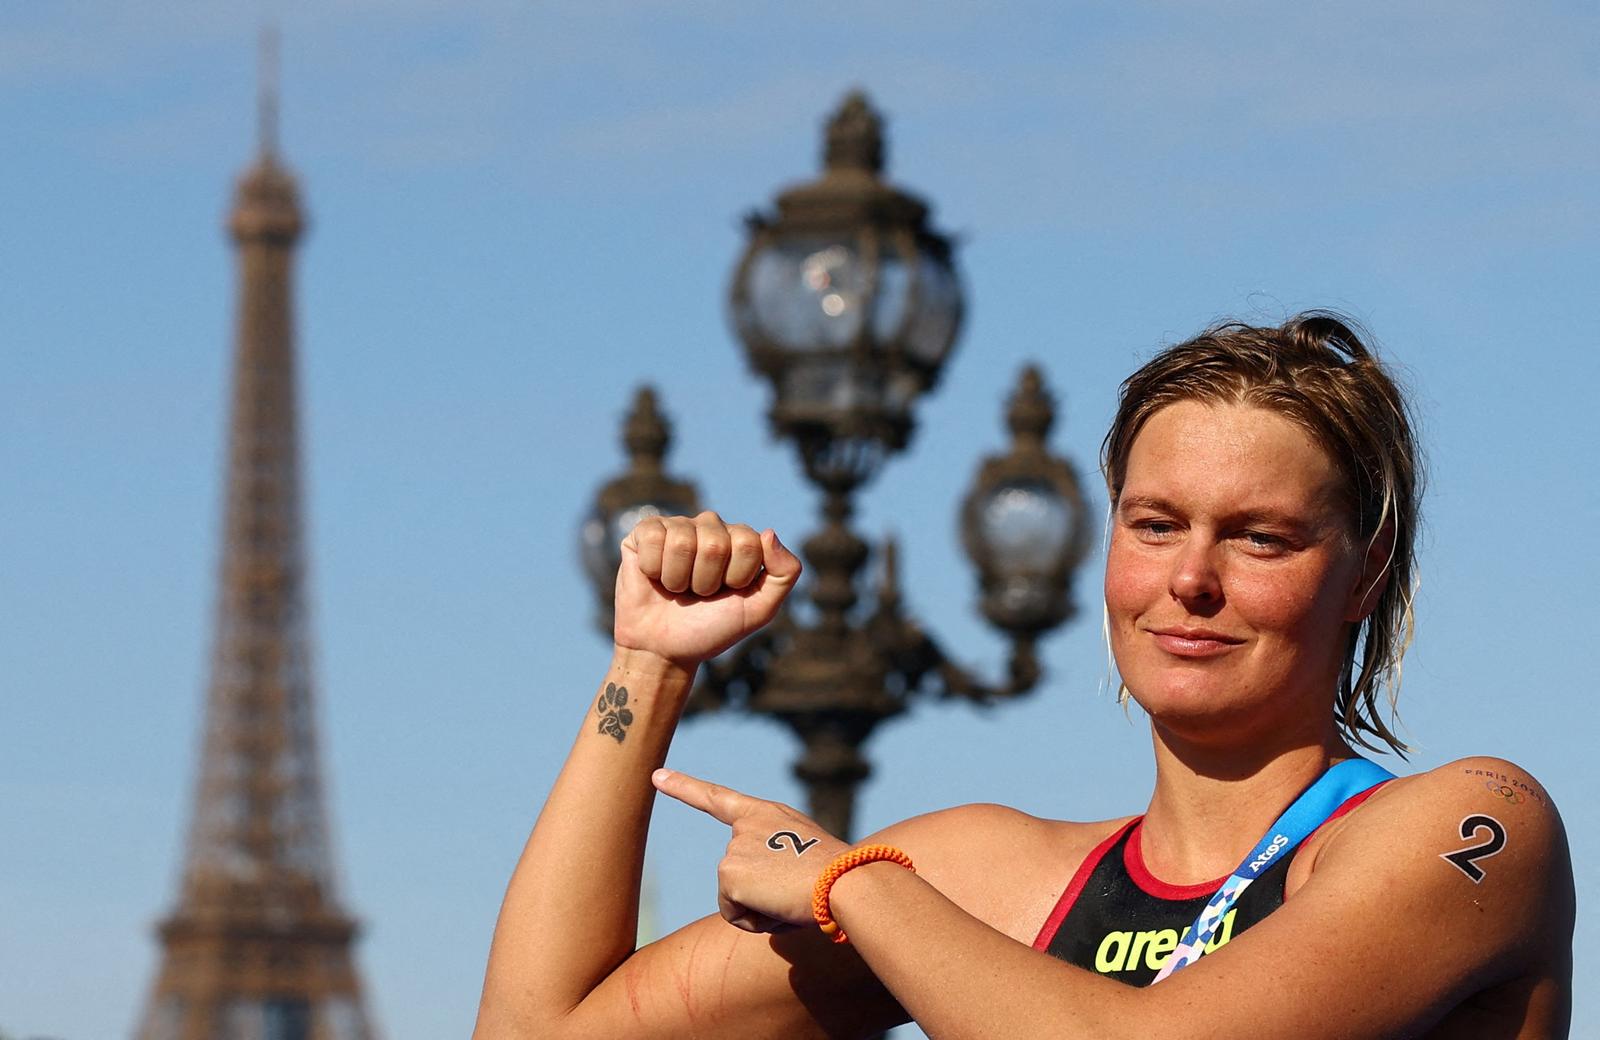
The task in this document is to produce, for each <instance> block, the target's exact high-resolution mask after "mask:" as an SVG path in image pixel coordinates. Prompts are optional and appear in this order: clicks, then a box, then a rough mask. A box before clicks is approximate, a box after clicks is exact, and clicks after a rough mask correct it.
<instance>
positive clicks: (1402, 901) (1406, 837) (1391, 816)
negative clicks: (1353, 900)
mask: <svg viewBox="0 0 1600 1040" xmlns="http://www.w3.org/2000/svg"><path fill="white" fill-rule="evenodd" d="M1341 823H1342V824H1343V825H1342V826H1341V827H1340V828H1339V829H1338V831H1337V833H1335V834H1332V835H1330V836H1329V839H1328V841H1327V843H1326V845H1325V846H1324V847H1323V848H1322V849H1320V850H1319V851H1318V853H1317V856H1316V866H1315V876H1316V878H1317V880H1318V881H1320V882H1322V883H1323V885H1326V883H1327V882H1329V881H1334V882H1342V883H1344V884H1347V885H1350V886H1353V887H1361V886H1362V885H1363V884H1365V883H1381V884H1382V885H1384V886H1386V888H1387V889H1388V891H1389V892H1390V894H1391V897H1392V900H1393V903H1394V905H1395V906H1396V907H1397V909H1398V908H1405V909H1409V910H1413V911H1415V912H1416V913H1417V914H1418V915H1419V916H1420V918H1422V919H1428V920H1433V921H1436V922H1437V921H1441V920H1443V919H1448V918H1453V919H1456V920H1470V921H1471V922H1472V924H1473V932H1474V935H1475V937H1476V939H1477V941H1478V942H1479V943H1480V949H1482V950H1484V951H1485V952H1488V951H1490V950H1491V949H1493V950H1498V951H1499V956H1500V957H1501V958H1502V960H1503V963H1505V962H1507V961H1510V960H1516V961H1522V962H1526V960H1527V959H1528V954H1529V953H1530V952H1531V951H1533V950H1534V949H1536V948H1543V949H1544V951H1545V952H1547V953H1551V954H1553V955H1554V954H1558V953H1559V951H1560V950H1563V949H1566V948H1568V947H1570V940H1571V933H1572V923H1573V919H1574V898H1573V882H1572V864H1571V855H1570V852H1569V851H1568V847H1567V839H1566V833H1565V831H1564V829H1563V827H1562V823H1561V816H1560V814H1559V813H1558V812H1557V811H1556V807H1555V804H1554V802H1553V801H1552V800H1551V798H1550V795H1549V793H1548V792H1546V791H1545V789H1544V787H1543V785H1541V784H1540V783H1539V782H1538V780H1536V779H1534V777H1533V776H1532V775H1531V774H1530V773H1528V772H1527V771H1526V770H1524V769H1522V768H1521V767H1520V766H1518V765H1516V764H1515V763H1513V762H1508V761H1506V760H1505V759H1501V758H1493V757H1474V758H1463V759H1458V760H1457V761H1454V762H1450V763H1447V764H1445V765H1442V766H1439V767H1437V768H1435V769H1431V770H1428V771H1427V772H1423V773H1417V774H1415V775H1412V776H1406V777H1401V778H1399V779H1396V780H1394V781H1392V782H1390V783H1388V784H1386V785H1385V786H1384V787H1383V788H1382V789H1380V790H1379V791H1377V792H1376V793H1375V794H1374V795H1373V796H1372V797H1371V798H1370V799H1368V801H1367V802H1366V804H1365V805H1364V806H1363V807H1362V809H1361V810H1360V811H1359V812H1354V813H1351V814H1350V815H1349V816H1348V817H1346V818H1345V820H1343V821H1341ZM1319 887H1322V886H1319Z"/></svg>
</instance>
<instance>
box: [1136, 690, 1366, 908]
mask: <svg viewBox="0 0 1600 1040" xmlns="http://www.w3.org/2000/svg"><path fill="white" fill-rule="evenodd" d="M1150 728H1151V735H1152V737H1153V738H1154V741H1155V757H1156V789H1155V793H1154V794H1153V795H1152V796H1151V799H1150V808H1149V811H1148V812H1147V813H1146V815H1145V820H1144V826H1143V830H1142V832H1141V834H1140V842H1141V851H1142V852H1143V854H1144V859H1145V862H1146V863H1147V864H1148V865H1149V867H1150V869H1151V870H1152V872H1154V873H1155V874H1156V876H1158V877H1160V878H1161V879H1162V880H1164V881H1168V882H1170V883H1172V884H1178V885H1185V884H1199V883H1201V882H1205V881H1211V880H1214V879H1216V878H1219V877H1222V876H1223V875H1225V874H1227V873H1228V872H1230V871H1231V870H1233V868H1234V867H1236V866H1238V865H1239V861H1240V860H1241V859H1243V858H1244V855H1245V853H1246V852H1248V851H1249V850H1250V848H1251V847H1252V846H1254V845H1255V843H1256V842H1257V841H1258V840H1259V839H1260V838H1261V836H1262V835H1263V834H1265V833H1266V832H1267V829H1268V828H1269V827H1271V826H1272V824H1273V821H1274V820H1276V819H1277V818H1278V817H1279V816H1280V815H1281V814H1282V813H1283V811H1284V810H1285V809H1287V808H1288V807H1289V803H1291V802H1293V801H1294V799H1295V798H1296V797H1297V796H1298V795H1299V794H1300V793H1301V792H1302V791H1304V790H1305V789H1306V788H1307V787H1309V786H1310V785H1311V784H1312V782H1314V781H1315V780H1316V779H1317V777H1318V776H1320V775H1322V773H1323V772H1324V771H1325V770H1326V769H1327V768H1328V767H1329V766H1330V765H1332V764H1333V763H1335V762H1338V761H1342V760H1343V759H1346V758H1350V757H1352V756H1353V754H1354V752H1352V751H1351V750H1350V748H1349V746H1348V745H1347V744H1345V742H1344V741H1343V740H1342V739H1341V738H1340V737H1339V735H1338V733H1337V732H1336V731H1334V729H1333V726H1332V724H1331V720H1329V724H1328V725H1327V726H1326V727H1323V728H1321V729H1320V730H1318V731H1316V732H1309V733H1303V734H1298V735H1290V734H1285V735H1284V737H1283V738H1282V739H1280V740H1276V741H1273V742H1271V743H1270V744H1269V745H1266V746H1263V744H1262V743H1261V742H1259V741H1256V740H1252V741H1251V742H1250V743H1249V744H1248V745H1226V746H1220V745H1218V744H1215V743H1203V744H1202V743H1197V742H1195V741H1193V740H1191V739H1187V738H1185V737H1184V736H1182V735H1180V734H1177V733H1175V732H1173V731H1172V730H1170V729H1167V728H1165V727H1163V726H1162V725H1161V724H1160V723H1159V722H1155V721H1154V720H1152V723H1151V727H1150Z"/></svg>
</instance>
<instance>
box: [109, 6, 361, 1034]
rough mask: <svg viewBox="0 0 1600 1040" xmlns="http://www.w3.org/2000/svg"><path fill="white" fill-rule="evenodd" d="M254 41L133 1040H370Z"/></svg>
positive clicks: (283, 188) (267, 49)
mask: <svg viewBox="0 0 1600 1040" xmlns="http://www.w3.org/2000/svg"><path fill="white" fill-rule="evenodd" d="M271 48H272V41H271V39H270V38H268V39H265V40H264V41H263V61H262V65H263V76H262V88H261V117H260V136H261V139H260V154H259V155H258V157H257V159H256V161H255V163H254V164H252V165H251V166H250V168H249V169H247V170H246V171H245V172H244V174H243V176H242V177H241V178H240V179H239V182H238V189H237V195H236V199H235V204H234V209H233V212H232V214H231V216H230V218H229V221H228V228H229V231H230V232H231V233H232V235H233V239H234V242H235V243H236V245H237V248H238V252H239V312H238V327H237V343H236V346H235V354H234V370H233V400H232V418H231V424H230V428H229V437H228V439H229V443H228V461H227V499H226V503H227V504H226V507H225V509H226V517H225V520H224V525H225V526H224V539H223V553H222V564H221V591H220V596H219V600H218V604H217V621H216V624H217V629H216V643H215V649H214V656H213V659H212V665H211V681H210V687H209V690H208V693H207V698H206V709H205V711H206V719H205V731H204V746H203V751H202V757H201V762H200V776H199V783H198V786H197V790H196V797H195V803H194V816H193V819H192V820H191V822H190V829H189V836H188V848H187V855H186V858H185V861H184V868H183V880H182V886H181V891H180V894H179V899H178V905H177V907H176V909H174V910H173V912H172V913H171V915H170V916H168V917H167V918H166V919H165V920H164V921H162V922H161V924H160V928H159V933H160V937H161V944H162V947H163V959H162V964H161V970H160V972H159V974H158V975H157V976H156V981H155V986H154V989H153V992H152V994H151V996H150V1000H149V1004H148V1006H147V1008H146V1010H145V1015H144V1018H143V1020H142V1022H141V1024H140V1026H139V1030H138V1033H137V1037H138V1040H370V1038H371V1037H372V1036H373V1032H372V1029H371V1027H370V1025H369V1023H368V1019H367V1014H366V1011H365V1008H364V1007H363V1001H362V996H361V983H360V980H359V978H358V976H357V974H356V970H355V963H354V959H353V957H352V955H351V946H352V943H353V940H354V938H355V934H356V923H355V921H354V920H353V919H351V918H350V917H349V916H348V915H347V914H346V913H345V912H344V910H343V909H342V908H341V907H340V905H339V902H338V899H337V895H336V892H335V886H334V867H333V856H332V850H331V847H330V842H329V835H328V822H327V817H326V815H325V810H324V805H323V792H322V786H321V781H320V779H319V777H318V771H317V747H316V729H315V725H314V719H313V715H314V711H313V704H312V691H311V661H310V634H309V625H308V623H307V615H306V604H305V588H304V577H305V564H304V554H303V550H302V545H301V530H300V526H301V525H300V487H299V484H300V481H299V470H298V465H297V458H296V454H297V452H296V429H295V428H296V423H295V387H294V335H293V322H292V313H291V299H290V296H291V294H290V288H291V286H290V282H291V266H292V261H293V258H294V257H293V251H294V245H295V241H296V239H298V238H299V236H300V232H301V230H302V228H303V226H304V222H303V219H302V216H301V212H300V206H299V203H298V200H297V194H298V193H297V191H296V187H295V181H294V178H293V177H292V176H291V175H290V173H289V172H288V171H287V170H286V169H284V167H283V166H281V165H280V164H279V162H278V156H277V145H276V141H275V130H276V100H277V99H276V90H275V87H274V85H273V84H272V82H271V73H272V71H273V66H274V64H275V62H274V61H273V58H272V55H271Z"/></svg>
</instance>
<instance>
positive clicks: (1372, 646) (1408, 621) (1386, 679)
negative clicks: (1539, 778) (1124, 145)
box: [1100, 311, 1423, 755]
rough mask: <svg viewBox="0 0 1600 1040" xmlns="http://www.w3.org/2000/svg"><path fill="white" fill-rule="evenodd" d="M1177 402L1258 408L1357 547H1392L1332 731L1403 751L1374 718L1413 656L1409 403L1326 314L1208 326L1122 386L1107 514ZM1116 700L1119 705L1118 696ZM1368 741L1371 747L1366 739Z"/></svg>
mask: <svg viewBox="0 0 1600 1040" xmlns="http://www.w3.org/2000/svg"><path fill="white" fill-rule="evenodd" d="M1178 401H1198V402H1201V403H1205V404H1240V405H1248V406H1251V407H1256V408H1264V409H1266V410H1268V411H1271V412H1274V413H1276V414H1278V415H1281V416H1283V417H1284V418H1285V419H1288V420H1289V421H1290V422H1293V423H1295V424H1296V425H1298V426H1300V427H1301V428H1302V429H1304V430H1305V431H1306V432H1307V433H1309V434H1310V435H1311V437H1312V439H1313V440H1314V441H1315V442H1316V443H1317V444H1319V445H1320V446H1321V447H1322V448H1323V450H1324V451H1326V452H1327V453H1328V454H1329V456H1330V457H1331V458H1332V459H1333V460H1334V463H1335V465H1336V466H1337V467H1338V469H1339V472H1340V473H1341V474H1342V475H1343V477H1344V497H1345V504H1346V505H1347V507H1348V508H1349V512H1350V516H1351V519H1352V525H1353V529H1354V530H1353V534H1354V535H1355V537H1356V539H1357V543H1356V544H1357V545H1359V546H1362V547H1365V548H1370V547H1371V546H1372V545H1373V544H1374V543H1375V542H1376V541H1377V540H1379V539H1382V540H1383V541H1384V542H1386V543H1388V549H1389V552H1388V566H1387V572H1386V573H1387V578H1388V583H1387V585H1386V586H1385V587H1384V589H1383V592H1382V593H1381V594H1380V595H1379V596H1378V601H1377V604H1376V606H1375V607H1374V608H1373V610H1372V612H1371V613H1370V614H1368V615H1367V617H1366V618H1364V619H1363V620H1362V621H1361V622H1359V623H1358V624H1356V625H1355V626H1354V627H1353V628H1352V630H1351V632H1350V638H1349V642H1348V644H1347V645H1346V647H1345V651H1344V663H1343V665H1342V666H1341V668H1340V671H1339V685H1338V691H1337V695H1336V697H1335V699H1334V706H1333V714H1334V721H1335V723H1336V724H1337V725H1338V727H1339V729H1340V731H1341V732H1342V733H1343V734H1344V735H1345V736H1346V737H1347V738H1349V739H1350V740H1352V741H1354V742H1355V743H1357V744H1359V745H1360V746H1362V747H1364V748H1368V749H1370V750H1374V751H1376V750H1381V749H1380V748H1378V747H1377V746H1376V745H1375V744H1374V743H1373V742H1372V741H1373V740H1376V741H1379V742H1382V743H1383V744H1386V745H1388V747H1389V748H1392V749H1393V750H1394V751H1396V752H1397V753H1400V754H1402V755H1403V754H1404V753H1405V752H1406V751H1408V750H1410V749H1409V748H1408V747H1407V746H1406V745H1405V743H1404V742H1402V741H1401V740H1400V738H1399V737H1397V736H1396V735H1395V734H1394V732H1393V731H1392V730H1391V729H1390V728H1389V725H1388V724H1386V723H1385V722H1384V720H1383V719H1382V718H1381V717H1380V716H1379V711H1378V704H1377V698H1378V695H1379V693H1380V691H1381V692H1385V693H1386V694H1387V700H1388V707H1389V710H1388V715H1389V718H1390V720H1391V721H1393V720H1394V719H1395V704H1396V701H1397V699H1398V697H1399V692H1400V664H1401V659H1402V658H1403V657H1404V656H1405V652H1406V648H1407V647H1408V646H1410V644H1411V636H1412V631H1413V628H1414V618H1413V615H1412V601H1413V599H1414V597H1415V593H1416V585H1417V579H1416V541H1417V525H1418V521H1419V505H1420V500H1421V497H1422V482H1423V466H1422V459H1421V456H1420V453H1419V450H1418V446H1417V442H1416V438H1415V436H1414V435H1413V433H1412V427H1413V423H1412V420H1411V416H1410V408H1409V406H1408V404H1407V402H1406V397H1405V394H1404V393H1403V392H1402V391H1401V389H1400V387H1399V386H1398V385H1397V383H1396V382H1395V379H1394V377H1393V376H1392V375H1391V374H1390V372H1389V370H1388V369H1387V368H1386V367H1385V366H1384V365H1383V363H1382V362H1380V361H1379V360H1378V358H1377V357H1375V356H1374V355H1373V354H1372V352H1371V351H1370V350H1368V349H1367V347H1366V345H1365V344H1364V343H1363V342H1362V335H1361V334H1358V332H1357V326H1356V325H1355V323H1354V322H1352V321H1350V320H1348V319H1346V318H1343V317H1341V316H1339V315H1337V314H1333V313H1331V312H1328V311H1308V312H1306V313H1303V314H1298V315H1296V316H1295V317H1293V318H1291V319H1289V320H1288V321H1287V322H1285V323H1284V324H1282V325H1280V326H1277V327H1275V328H1270V327H1257V326H1252V325H1245V324H1242V323H1238V322H1227V323H1223V324H1219V325H1214V326H1212V327H1211V328H1209V329H1207V330H1206V331H1204V332H1202V333H1201V334H1200V335H1198V336H1196V337H1194V338H1193V339H1191V340H1188V341H1186V342H1184V343H1179V344H1177V345H1176V346H1172V347H1168V348H1166V349H1165V350H1163V351H1162V352H1161V353H1159V354H1157V355H1156V356H1155V357H1154V358H1152V359H1151V360H1150V361H1149V362H1148V363H1147V364H1145V365H1144V366H1143V367H1141V368H1140V369H1139V370H1138V371H1137V372H1135V373H1134V374H1133V375H1131V376H1129V377H1128V378H1127V379H1126V380H1124V381H1123V384H1122V390H1121V393H1120V395H1119V398H1118V402H1117V414H1116V418H1115V419H1113V420H1112V423H1111V429H1110V430H1109V431H1108V432H1107V433H1106V438H1105V441H1104V442H1103V443H1102V444H1101V447H1100V468H1101V472H1102V473H1103V474H1104V476H1105V480H1106V487H1107V489H1108V491H1109V492H1110V495H1111V502H1112V506H1113V508H1115V504H1116V501H1117V498H1118V496H1119V495H1120V494H1121V493H1122V487H1123V481H1124V478H1125V477H1126V475H1127V465H1128V453H1129V451H1130V450H1131V449H1132V448H1133V442H1134V438H1136V437H1137V436H1138V435H1139V431H1140V430H1142V429H1143V428H1144V424H1145V423H1146V422H1147V421H1148V420H1149V419H1150V417H1151V416H1152V415H1154V414H1155V413H1156V412H1158V411H1160V410H1161V409H1163V408H1165V407H1166V406H1167V405H1169V404H1174V403H1176V402H1178ZM1120 696H1121V697H1123V698H1126V697H1127V688H1126V687H1125V686H1124V687H1123V688H1122V690H1121V691H1120ZM1369 738H1371V739H1369Z"/></svg>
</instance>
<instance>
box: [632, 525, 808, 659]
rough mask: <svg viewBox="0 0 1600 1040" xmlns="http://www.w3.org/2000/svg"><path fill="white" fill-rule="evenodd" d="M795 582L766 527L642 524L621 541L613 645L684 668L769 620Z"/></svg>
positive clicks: (793, 568)
mask: <svg viewBox="0 0 1600 1040" xmlns="http://www.w3.org/2000/svg"><path fill="white" fill-rule="evenodd" d="M799 577H800V559H799V557H797V556H795V554H794V553H792V552H790V551H789V550H788V549H787V548H785V547H784V545H783V543H782V542H780V541H778V536H777V534H775V533H774V532H773V531H772V530H771V529H770V528H768V529H767V530H765V531H762V532H761V533H759V534H757V533H756V531H755V529H754V528H752V527H750V526H749V525H747V524H729V523H725V522H724V521H723V519H722V518H721V517H720V516H718V515H717V514H716V513H712V512H705V513H701V514H700V515H699V516H696V517H694V518H692V519H691V518H689V517H685V516H653V517H648V518H646V519H644V520H641V521H639V523H638V524H637V525H636V526H635V527H634V529H633V530H632V531H630V532H629V533H628V537H626V538H624V539H623V540H622V566H621V567H620V568H619V569H618V570H617V589H616V628H615V632H614V637H615V639H616V644H617V646H618V647H620V648H622V649H626V650H641V651H645V652H648V653H653V654H657V655H659V656H661V657H664V658H666V659H668V660H671V661H674V662H677V663H680V664H683V665H686V666H688V667H691V668H692V667H694V666H695V665H698V664H699V663H700V662H702V661H705V660H707V659H708V658H712V657H715V656H716V655H717V654H720V653H722V651H724V650H726V649H727V648H728V647H730V646H732V645H733V644H735V643H737V642H738V641H739V640H741V639H743V638H744V637H745V636H747V635H749V634H750V633H751V632H754V631H755V630H756V629H758V628H760V627H761V626H762V625H765V624H766V623H767V622H768V621H771V620H772V619H773V617H774V616H776V614H777V613H778V608H779V606H781V605H782V603H783V600H784V597H786V596H788V594H789V590H791V589H793V588H794V584H795V582H796V580H798V579H799Z"/></svg>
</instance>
